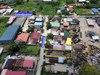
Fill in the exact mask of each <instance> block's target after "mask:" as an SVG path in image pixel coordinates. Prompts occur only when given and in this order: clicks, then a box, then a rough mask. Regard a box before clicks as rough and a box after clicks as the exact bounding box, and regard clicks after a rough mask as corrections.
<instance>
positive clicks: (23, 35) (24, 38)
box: [16, 33, 29, 42]
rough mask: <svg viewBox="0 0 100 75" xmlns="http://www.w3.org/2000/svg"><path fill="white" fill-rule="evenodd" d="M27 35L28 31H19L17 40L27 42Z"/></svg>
mask: <svg viewBox="0 0 100 75" xmlns="http://www.w3.org/2000/svg"><path fill="white" fill-rule="evenodd" d="M28 37H29V34H28V33H21V34H20V35H18V36H17V39H16V40H17V41H23V42H27V39H28Z"/></svg>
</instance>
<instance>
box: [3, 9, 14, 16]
mask: <svg viewBox="0 0 100 75" xmlns="http://www.w3.org/2000/svg"><path fill="white" fill-rule="evenodd" d="M13 10H14V9H13V8H9V9H6V12H5V13H4V14H3V15H10V14H11V12H12V11H13Z"/></svg>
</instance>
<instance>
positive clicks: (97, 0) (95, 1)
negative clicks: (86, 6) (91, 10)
mask: <svg viewBox="0 0 100 75" xmlns="http://www.w3.org/2000/svg"><path fill="white" fill-rule="evenodd" d="M99 1H100V0H90V3H93V4H97V3H98V2H99Z"/></svg>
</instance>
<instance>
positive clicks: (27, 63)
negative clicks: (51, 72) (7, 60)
mask: <svg viewBox="0 0 100 75" xmlns="http://www.w3.org/2000/svg"><path fill="white" fill-rule="evenodd" d="M34 65H35V62H34V61H33V60H24V61H23V67H24V68H33V67H34Z"/></svg>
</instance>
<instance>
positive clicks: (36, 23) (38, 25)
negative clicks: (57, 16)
mask: <svg viewBox="0 0 100 75" xmlns="http://www.w3.org/2000/svg"><path fill="white" fill-rule="evenodd" d="M34 27H35V28H42V27H43V22H35V23H34Z"/></svg>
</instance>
